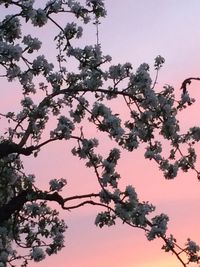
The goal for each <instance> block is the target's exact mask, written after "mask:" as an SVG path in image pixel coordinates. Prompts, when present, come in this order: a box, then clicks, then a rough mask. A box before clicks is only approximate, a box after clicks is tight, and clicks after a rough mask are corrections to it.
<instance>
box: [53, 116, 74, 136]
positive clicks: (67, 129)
mask: <svg viewBox="0 0 200 267" xmlns="http://www.w3.org/2000/svg"><path fill="white" fill-rule="evenodd" d="M73 130H74V124H73V123H72V122H71V120H70V119H68V118H66V117H65V116H60V117H59V119H58V125H57V127H56V129H55V130H54V131H51V133H50V135H51V138H55V137H58V138H59V137H60V138H65V139H69V138H70V135H71V133H72V131H73Z"/></svg>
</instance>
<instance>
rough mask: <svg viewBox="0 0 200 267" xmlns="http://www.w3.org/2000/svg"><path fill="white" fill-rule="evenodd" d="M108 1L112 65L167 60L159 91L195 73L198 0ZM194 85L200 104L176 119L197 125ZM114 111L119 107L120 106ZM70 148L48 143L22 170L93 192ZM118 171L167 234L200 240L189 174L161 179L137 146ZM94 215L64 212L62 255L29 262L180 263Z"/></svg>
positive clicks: (157, 266) (106, 48) (83, 265)
mask: <svg viewBox="0 0 200 267" xmlns="http://www.w3.org/2000/svg"><path fill="white" fill-rule="evenodd" d="M105 4H106V8H107V12H108V14H107V17H106V18H105V19H103V20H101V25H100V26H99V38H100V42H101V44H102V49H103V52H104V54H109V55H111V56H112V58H113V64H116V63H125V62H131V63H132V64H133V66H134V67H135V68H137V67H138V66H139V64H140V63H143V62H147V63H149V64H150V66H152V67H153V64H154V58H155V57H156V56H157V55H162V56H163V57H164V58H165V59H166V63H165V64H164V67H163V69H162V70H161V72H160V75H159V80H158V88H159V86H160V88H161V87H162V86H163V85H164V84H170V85H172V86H174V87H175V88H177V91H179V88H180V85H181V82H182V81H183V80H184V79H185V78H188V77H191V76H192V77H200V15H199V14H200V1H199V0H190V1H188V0H105ZM84 38H85V39H84ZM84 38H83V41H84V40H85V41H86V42H87V43H90V42H91V43H95V40H96V39H95V38H96V37H95V28H89V29H88V34H87V32H86V35H85V37H84ZM152 70H153V68H152ZM152 74H153V75H154V72H153V71H152ZM9 86H10V85H9ZM199 89H200V83H199V84H198V83H194V85H193V86H192V91H191V95H192V96H194V97H196V98H197V102H196V104H195V105H194V107H192V108H191V109H190V110H189V111H187V112H185V113H184V114H183V116H181V119H182V120H183V124H184V127H186V128H187V127H189V126H191V125H199V123H200V116H199V108H198V107H199V103H200V102H199V101H200V99H199V100H198V98H200V90H199ZM5 99H7V100H6V101H8V100H10V102H9V103H8V102H5V101H4V103H5V104H4V105H5V109H7V107H12V106H13V103H14V99H13V100H12V98H10V99H9V97H8V96H6V93H5ZM12 101H13V102H12ZM4 105H3V106H4ZM118 108H120V109H121V110H120V111H122V112H123V105H121V106H120V105H119V107H118ZM91 134H95V133H94V132H92V133H91ZM68 149H70V147H68V146H67V145H63V143H60V144H52V145H50V146H49V148H48V149H46V148H45V149H44V150H43V151H41V154H40V156H39V157H38V158H36V159H34V160H33V161H28V160H27V162H26V169H27V170H28V172H29V173H36V175H37V177H38V180H37V183H38V184H41V186H44V187H45V183H47V181H48V180H49V179H50V178H54V177H66V178H67V180H68V187H67V188H66V190H65V191H64V193H63V195H67V194H68V192H70V193H72V192H73V193H75V194H76V193H85V192H87V191H88V192H90V191H91V190H93V188H95V186H96V181H94V176H93V173H92V171H90V170H88V169H85V167H84V163H83V162H81V161H79V160H78V159H76V158H74V157H72V158H70V157H69V155H68V153H67V150H68ZM55 159H59V161H57V160H55ZM119 170H120V171H121V174H122V181H121V182H120V183H121V184H122V186H124V185H128V184H132V185H134V186H135V188H136V190H137V192H138V195H139V198H140V199H141V200H144V201H146V200H149V201H150V202H151V203H153V204H155V205H156V207H157V212H158V213H159V212H163V213H166V214H168V215H169V217H170V222H169V231H168V233H169V234H170V233H172V234H174V236H175V237H176V238H177V240H178V241H179V242H180V244H184V243H185V242H186V240H187V238H188V237H191V239H194V240H195V241H197V243H199V244H200V232H199V220H200V183H199V182H198V181H197V178H196V176H195V174H194V173H188V174H182V173H180V175H179V176H178V177H177V178H176V179H175V180H172V181H165V180H164V178H163V176H162V173H161V172H160V171H159V170H158V168H157V166H156V165H155V164H154V163H153V162H150V161H147V160H145V159H144V157H143V150H142V149H141V150H139V151H135V152H134V153H124V157H122V160H121V162H120V164H119ZM96 214H97V211H96V209H93V208H88V207H85V208H82V209H81V210H77V211H73V212H62V216H63V218H64V219H65V220H66V222H67V224H68V227H69V229H68V230H67V232H66V247H65V248H64V249H63V250H62V251H61V252H60V253H59V254H57V255H55V256H51V257H49V258H46V260H44V261H42V262H41V263H31V264H30V266H31V267H35V266H38V267H43V266H48V267H55V266H56V267H179V266H181V265H180V263H179V262H178V261H177V260H176V258H175V256H172V255H171V254H167V253H165V252H163V251H162V250H161V249H160V248H161V247H162V242H161V241H160V240H156V241H151V242H149V241H148V240H147V239H146V237H145V235H144V233H143V232H142V231H140V230H137V229H133V228H129V227H128V226H125V225H122V223H121V222H120V221H118V224H117V225H116V226H115V227H112V228H103V229H99V228H97V227H96V226H95V225H94V220H95V215H96Z"/></svg>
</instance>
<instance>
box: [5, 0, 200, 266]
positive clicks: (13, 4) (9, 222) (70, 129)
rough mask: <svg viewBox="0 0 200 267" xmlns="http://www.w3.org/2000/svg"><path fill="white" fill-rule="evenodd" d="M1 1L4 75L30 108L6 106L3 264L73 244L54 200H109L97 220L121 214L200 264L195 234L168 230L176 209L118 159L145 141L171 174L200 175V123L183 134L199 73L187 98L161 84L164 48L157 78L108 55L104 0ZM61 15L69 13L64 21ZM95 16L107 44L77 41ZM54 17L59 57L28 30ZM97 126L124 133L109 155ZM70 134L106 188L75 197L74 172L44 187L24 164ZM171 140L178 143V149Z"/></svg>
mask: <svg viewBox="0 0 200 267" xmlns="http://www.w3.org/2000/svg"><path fill="white" fill-rule="evenodd" d="M0 5H1V9H2V12H4V13H5V14H6V15H5V17H4V18H3V19H2V21H1V23H0V65H1V79H4V80H6V81H8V82H10V83H11V84H12V85H13V87H14V86H16V84H17V85H18V86H19V85H20V86H21V97H22V99H21V102H20V105H21V108H20V109H17V110H15V111H13V110H12V111H8V112H6V113H1V114H0V119H1V121H2V124H3V125H4V126H3V127H2V129H1V130H2V132H1V136H0V237H1V238H0V266H2V267H4V266H14V264H15V263H17V264H21V266H27V265H28V262H29V261H30V260H34V261H36V262H38V261H41V260H43V259H44V258H45V256H46V255H52V254H53V253H57V252H58V251H59V250H61V249H62V248H63V246H64V233H65V230H66V227H67V226H66V224H65V222H64V221H63V220H62V219H60V217H59V212H58V211H57V210H55V209H52V208H51V203H52V202H56V203H58V204H59V205H60V207H61V208H62V209H63V210H73V209H78V208H79V207H82V206H84V205H93V206H99V207H100V208H102V211H101V212H100V213H98V215H97V217H96V220H95V224H96V225H97V226H99V227H103V226H105V225H107V226H112V225H114V224H115V223H116V220H117V219H120V220H121V221H122V222H123V223H125V224H128V225H129V226H130V227H136V228H139V229H141V230H143V231H144V232H145V235H146V236H147V239H148V240H153V239H155V238H161V239H162V240H163V249H164V250H165V251H166V252H169V251H171V252H173V254H175V256H176V257H177V258H178V260H179V261H180V262H181V263H182V265H183V266H186V265H187V264H188V263H190V262H195V263H198V262H199V256H198V251H199V246H198V245H197V244H196V243H195V242H194V241H192V240H190V239H188V240H187V243H186V245H185V246H184V247H182V246H180V245H179V244H177V242H176V239H175V238H174V236H173V235H168V234H167V233H166V231H167V222H168V216H167V215H165V214H159V215H155V214H154V212H155V207H154V206H153V205H152V204H150V203H149V202H143V201H140V200H139V199H138V196H137V193H136V191H135V189H134V187H133V186H131V185H128V186H127V187H126V188H125V189H124V190H123V189H121V188H119V187H118V180H119V179H120V174H119V173H118V172H117V163H118V161H119V159H120V156H121V150H127V151H130V152H131V151H133V150H136V149H137V148H138V147H139V146H140V145H141V144H145V147H146V148H145V158H147V159H149V160H152V161H154V162H155V163H156V164H158V166H159V168H160V169H161V170H162V171H163V174H164V177H165V178H166V179H173V178H175V177H176V176H177V173H178V171H179V170H182V171H184V172H187V171H188V170H190V169H192V170H194V171H195V172H196V173H197V177H198V179H199V172H198V170H197V169H196V167H195V162H196V153H195V144H196V143H197V142H198V141H199V140H200V128H199V127H192V128H190V130H189V131H188V132H186V133H182V132H181V130H180V125H179V121H178V119H177V116H178V114H179V113H180V112H181V111H182V110H183V109H185V108H187V107H188V106H190V105H192V104H193V102H194V99H192V98H190V96H189V93H188V86H189V84H190V83H191V82H192V80H199V78H194V77H190V78H188V79H186V80H185V81H183V83H182V86H181V90H182V95H181V98H180V99H178V100H177V99H176V98H175V91H174V88H173V87H171V86H169V85H167V86H164V87H163V88H162V90H161V91H158V89H157V88H156V82H157V76H158V72H159V70H160V68H161V67H162V65H163V64H164V58H163V57H161V56H158V57H156V59H155V64H154V67H155V71H156V73H157V75H156V79H155V81H154V82H153V81H152V79H151V77H150V74H149V65H148V64H146V63H143V64H141V65H140V66H139V67H138V69H137V70H136V71H135V72H134V71H133V69H132V65H131V64H130V63H125V64H118V65H111V63H110V62H111V57H110V56H104V55H103V53H102V51H101V45H100V44H99V40H98V24H99V20H100V18H102V17H104V16H105V15H106V11H105V7H104V2H103V1H102V0H87V1H86V3H85V4H83V3H82V4H80V3H78V2H75V1H73V0H66V1H64V0H50V1H43V3H42V5H41V3H40V2H39V1H36V2H35V3H34V0H16V1H12V0H1V1H0ZM63 14H64V15H63ZM61 17H62V18H65V21H64V19H63V20H62V22H59V21H60V20H59V18H61ZM66 18H67V19H66ZM69 20H70V22H69ZM71 21H72V22H71ZM87 23H94V24H95V25H96V27H97V44H96V45H93V46H92V45H90V46H89V45H87V46H85V47H82V48H81V47H77V46H76V44H77V42H78V41H77V40H75V39H79V38H80V37H81V36H82V31H83V27H84V26H85V24H87ZM48 24H51V27H54V29H55V31H56V34H55V38H54V43H55V45H56V48H55V51H56V61H55V63H54V65H53V64H52V63H50V62H49V61H48V60H47V59H46V57H45V56H44V55H43V54H42V52H41V50H42V42H41V41H40V40H38V39H37V38H36V37H34V35H33V34H32V35H30V34H26V33H25V29H24V28H25V25H28V26H29V27H33V28H34V29H40V28H45V27H47V25H48ZM80 25H82V26H80ZM71 62H72V63H73V64H74V65H75V66H76V67H74V71H72V70H71V69H70V68H72V66H73V64H71ZM69 63H70V64H69ZM115 99H119V101H123V103H124V107H125V108H126V109H127V111H128V112H129V117H128V118H124V117H123V114H115V113H114V112H113V110H112V101H113V100H115ZM55 124H56V125H55ZM52 125H54V126H52ZM85 125H87V126H85ZM88 126H89V127H96V129H97V130H98V132H99V133H102V134H103V135H106V136H108V137H109V138H110V139H111V145H113V142H115V146H114V147H113V148H111V150H110V152H109V153H108V155H101V154H100V153H99V150H98V145H99V141H98V139H96V138H90V137H88V136H87V133H86V132H85V128H86V127H88ZM5 128H6V131H5V130H4V129H5ZM61 140H62V141H65V142H71V143H72V144H73V143H75V145H74V148H73V149H72V151H69V154H72V155H73V156H76V157H78V158H79V159H82V160H83V161H84V162H85V165H86V167H88V168H91V169H92V170H93V171H94V175H95V177H96V179H97V181H98V183H99V191H98V192H95V193H93V192H92V193H91V192H89V193H88V194H84V195H72V196H68V197H65V196H64V193H62V192H61V191H62V189H63V187H65V186H66V184H67V182H66V180H65V179H64V178H61V179H53V180H50V182H49V189H48V190H42V189H40V188H38V187H36V185H35V183H34V181H35V176H34V175H32V174H27V173H26V172H25V171H24V168H23V159H24V157H31V156H32V155H34V157H37V156H38V154H39V153H40V151H41V149H43V148H44V147H46V146H48V145H49V144H50V143H53V142H59V141H61ZM163 144H164V146H165V147H166V144H168V147H170V149H169V151H168V150H167V149H163ZM31 160H32V157H31ZM74 201H76V203H75V204H74ZM151 214H153V215H151ZM21 248H23V250H22V249H21ZM23 251H24V252H23ZM182 255H183V257H182ZM185 255H186V256H187V259H186V260H185Z"/></svg>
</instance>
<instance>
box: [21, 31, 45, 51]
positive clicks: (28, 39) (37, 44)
mask: <svg viewBox="0 0 200 267" xmlns="http://www.w3.org/2000/svg"><path fill="white" fill-rule="evenodd" d="M22 43H24V44H25V45H27V48H26V49H27V50H28V53H33V51H34V50H39V49H40V48H41V45H42V43H41V41H39V40H38V38H33V37H32V36H31V35H30V34H29V35H26V36H24V38H23V40H22Z"/></svg>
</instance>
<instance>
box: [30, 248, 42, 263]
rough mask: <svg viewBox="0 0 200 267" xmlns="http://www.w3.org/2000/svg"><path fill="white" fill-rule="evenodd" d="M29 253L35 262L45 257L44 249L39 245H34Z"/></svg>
mask: <svg viewBox="0 0 200 267" xmlns="http://www.w3.org/2000/svg"><path fill="white" fill-rule="evenodd" d="M30 255H31V257H32V259H33V260H34V261H36V262H38V261H41V260H43V259H44V258H45V253H44V251H43V250H42V249H41V248H39V247H34V248H33V249H32V252H31V254H30Z"/></svg>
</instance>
